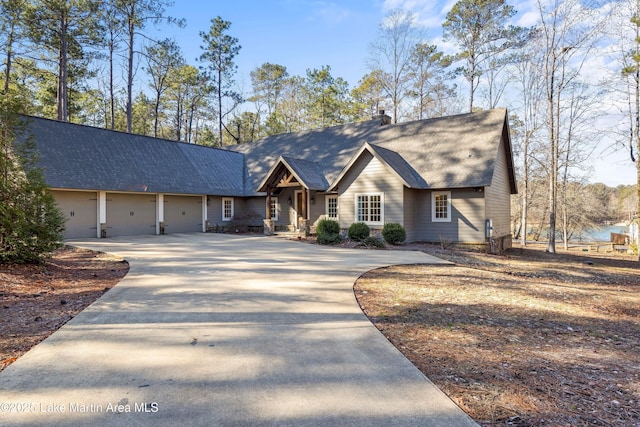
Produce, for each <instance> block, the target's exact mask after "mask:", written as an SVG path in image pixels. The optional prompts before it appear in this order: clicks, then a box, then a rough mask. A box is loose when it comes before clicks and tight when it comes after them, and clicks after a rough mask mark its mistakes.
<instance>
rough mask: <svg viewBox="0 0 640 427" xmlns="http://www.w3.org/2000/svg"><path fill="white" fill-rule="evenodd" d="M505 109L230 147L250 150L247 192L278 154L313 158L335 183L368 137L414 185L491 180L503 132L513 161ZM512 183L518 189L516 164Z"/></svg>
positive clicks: (338, 128)
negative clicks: (516, 184)
mask: <svg viewBox="0 0 640 427" xmlns="http://www.w3.org/2000/svg"><path fill="white" fill-rule="evenodd" d="M506 126H508V124H507V111H506V110H505V109H494V110H487V111H482V112H478V113H469V114H460V115H456V116H449V117H441V118H435V119H429V120H420V121H414V122H407V123H399V124H391V125H381V124H380V120H379V119H376V120H370V121H366V122H360V123H353V124H347V125H341V126H334V127H329V128H323V129H316V130H311V131H305V132H295V133H288V134H280V135H274V136H271V137H267V138H264V139H262V140H260V141H257V142H255V143H250V144H240V145H237V146H234V147H232V148H231V149H232V150H234V151H238V152H241V153H244V154H245V155H246V165H247V169H246V173H247V174H248V176H247V179H246V180H245V194H247V195H250V194H252V193H255V192H256V191H257V190H258V186H259V184H260V183H261V181H262V180H263V179H264V177H265V175H266V173H267V172H268V171H269V170H270V168H271V167H272V166H273V165H274V163H275V162H276V161H277V160H278V158H279V157H280V156H283V157H287V158H289V157H290V158H295V159H299V160H307V161H312V162H313V163H314V164H315V165H316V166H315V167H316V168H317V169H318V170H319V171H320V172H321V173H322V175H324V177H325V179H326V180H327V181H328V182H329V183H330V184H331V185H333V184H335V180H336V178H338V176H339V175H340V173H341V172H342V170H343V168H344V167H345V166H346V165H348V164H349V162H350V161H351V160H352V158H353V156H354V155H356V154H357V153H358V150H360V149H361V147H362V146H363V144H364V143H365V142H368V143H369V144H370V145H371V147H372V149H373V150H374V151H375V152H376V153H377V155H378V156H379V157H380V158H382V159H383V160H384V161H385V162H386V163H387V164H388V165H389V166H390V167H391V168H392V169H393V170H394V171H395V172H396V173H397V174H398V175H399V176H400V177H401V178H402V179H404V181H405V182H406V183H408V184H409V185H410V186H415V187H416V188H429V189H445V188H466V187H483V186H488V185H490V184H491V180H492V177H493V171H494V162H495V159H496V158H497V155H498V149H499V147H500V142H501V140H502V136H503V135H507V140H506V144H507V145H508V146H507V147H505V150H507V152H508V156H507V159H508V161H509V162H511V161H512V160H511V146H510V144H511V143H510V141H509V140H508V132H505V129H506ZM508 166H509V169H510V171H511V176H510V179H511V181H512V182H511V189H512V193H515V192H516V186H515V176H514V175H513V165H512V164H509V165H508Z"/></svg>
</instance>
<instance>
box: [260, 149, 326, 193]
mask: <svg viewBox="0 0 640 427" xmlns="http://www.w3.org/2000/svg"><path fill="white" fill-rule="evenodd" d="M280 164H282V165H284V166H285V167H286V168H287V169H289V170H290V171H291V172H293V175H294V176H295V177H296V179H297V180H298V182H300V183H301V184H302V185H304V186H305V187H306V188H308V189H309V190H319V191H326V190H327V188H329V183H328V182H327V180H326V179H325V177H324V175H323V174H322V172H321V171H320V168H319V167H318V164H317V163H314V162H310V161H307V160H300V159H294V158H292V157H282V156H281V157H280V158H279V159H278V161H277V162H276V163H275V164H274V165H273V166H272V167H271V169H270V170H269V172H267V174H265V177H264V179H263V180H262V182H261V183H260V185H259V186H258V187H259V188H258V190H259V191H267V190H266V185H267V180H268V179H269V178H270V177H271V175H272V174H273V172H275V171H276V170H277V168H278V165H280Z"/></svg>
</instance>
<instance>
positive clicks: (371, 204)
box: [355, 193, 384, 225]
mask: <svg viewBox="0 0 640 427" xmlns="http://www.w3.org/2000/svg"><path fill="white" fill-rule="evenodd" d="M355 202H356V215H355V217H356V222H364V223H365V224H371V225H380V224H382V223H383V222H384V195H383V193H368V194H356V198H355Z"/></svg>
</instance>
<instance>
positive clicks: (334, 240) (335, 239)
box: [317, 233, 342, 245]
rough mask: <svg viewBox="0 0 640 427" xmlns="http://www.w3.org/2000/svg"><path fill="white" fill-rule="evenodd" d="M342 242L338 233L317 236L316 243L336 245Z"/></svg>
mask: <svg viewBox="0 0 640 427" xmlns="http://www.w3.org/2000/svg"><path fill="white" fill-rule="evenodd" d="M341 241H342V237H340V234H338V233H323V234H318V239H317V242H318V244H320V245H337V244H338V243H340V242H341Z"/></svg>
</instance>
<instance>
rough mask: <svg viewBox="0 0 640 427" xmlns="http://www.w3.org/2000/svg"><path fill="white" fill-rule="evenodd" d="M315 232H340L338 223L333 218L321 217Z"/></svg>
mask: <svg viewBox="0 0 640 427" xmlns="http://www.w3.org/2000/svg"><path fill="white" fill-rule="evenodd" d="M316 234H317V235H318V236H320V235H322V234H340V224H338V221H335V220H333V219H321V220H320V221H318V226H317V227H316Z"/></svg>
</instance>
